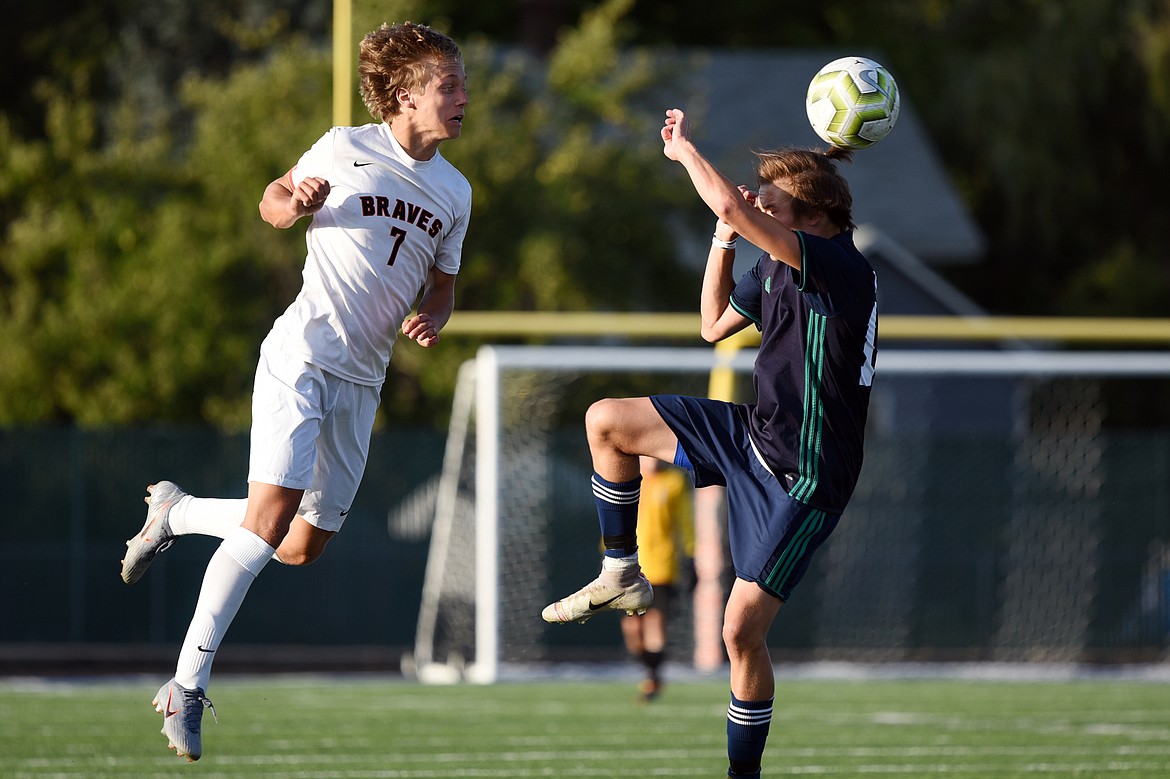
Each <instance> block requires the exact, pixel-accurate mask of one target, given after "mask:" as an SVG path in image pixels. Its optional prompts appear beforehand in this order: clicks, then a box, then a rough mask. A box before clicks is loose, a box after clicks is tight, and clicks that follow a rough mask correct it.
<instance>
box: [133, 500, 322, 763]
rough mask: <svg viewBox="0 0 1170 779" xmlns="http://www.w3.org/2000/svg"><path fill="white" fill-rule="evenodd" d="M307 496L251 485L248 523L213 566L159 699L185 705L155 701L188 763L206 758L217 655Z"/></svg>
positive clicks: (168, 733) (173, 743) (229, 537)
mask: <svg viewBox="0 0 1170 779" xmlns="http://www.w3.org/2000/svg"><path fill="white" fill-rule="evenodd" d="M301 495H302V491H301V490H291V489H287V488H285V487H277V486H274V485H271V484H259V483H256V482H253V483H251V484H249V486H248V511H247V515H246V516H245V518H244V523H243V524H242V525H241V526H240V527H237V528H236V529H235V530H232V531H231V532H229V533H228V534H227V538H225V539H224V541H223V543H222V544H220V546H219V548H218V549H217V550H216V551H215V554H213V555H212V556H211V560H210V561H209V562H208V564H207V571H206V573H205V574H204V576H203V586H202V588H201V589H200V591H199V600H198V602H197V603H196V606H195V614H194V615H193V616H192V617H191V624H190V626H189V627H188V628H187V635H186V638H185V639H184V641H183V647H182V649H181V650H180V651H179V661H178V665H177V667H176V669H175V676H174V678H173V679H172V680H171V681H170V682H168V683H167V684H166V685H163V687H164V690H166V691H167V692H166V693H164V690H160V691H159V698H162V697H164V696H165V697H167V698H168V700H171V699H175V700H181V701H182V702H183V703H182V705H179V706H177V707H176V708H174V709H173V710H172V708H171V707H170V705H166V706H164V707H163V708H159V698H156V699H155V706H156V709H158V710H159V711H161V712H162V714H163V733H164V734H166V736H167V739H168V741H169V746H170V747H171V748H172V749H174V750H175V752H176V753H177V754H178V755H180V756H183V757H186V758H187V759H188V760H198V759H199V757H200V755H201V754H202V726H201V720H202V715H203V708H204V704H206V706H208V707H209V706H210V705H211V704H210V701H208V700H207V697H206V690H207V686H208V683H209V682H210V680H211V665H212V662H213V661H214V659H215V653H216V652H217V651H218V650H219V645H220V642H221V641H222V640H223V637H224V635H225V634H226V633H227V629H228V627H229V626H230V625H231V623H232V620H233V619H235V616H236V613H237V612H238V611H239V608H240V605H241V604H242V603H243V602H244V597H245V596H246V595H247V594H248V589H249V588H250V587H251V586H252V582H253V581H254V580H255V579H256V577H257V576H258V575H259V574H260V571H261V570H263V568H264V566H265V564H267V563H268V561H269V560H271V559H272V556H273V553H274V552H275V547H276V546H279V545H280V542H281V541H282V540H283V539H284V537H285V536H286V535H287V534H288V530H289V526H290V525H291V524H292V520H293V517H294V516H295V514H296V511H297V507H298V506H299V505H300V500H301ZM168 685H170V686H169V687H168ZM174 692H178V693H179V694H178V695H177V696H175V695H173V694H172V693H174ZM213 711H214V710H213Z"/></svg>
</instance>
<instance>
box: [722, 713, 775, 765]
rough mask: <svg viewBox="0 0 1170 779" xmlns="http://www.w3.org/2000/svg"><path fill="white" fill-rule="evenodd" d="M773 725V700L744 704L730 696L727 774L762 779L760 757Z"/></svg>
mask: <svg viewBox="0 0 1170 779" xmlns="http://www.w3.org/2000/svg"><path fill="white" fill-rule="evenodd" d="M771 724H772V698H769V699H768V700H766V701H741V700H739V699H738V698H736V697H735V695H734V694H732V696H731V705H730V706H728V707H727V761H728V764H729V767H728V769H727V775H728V776H733V777H747V779H760V758H761V756H763V754H764V744H765V743H766V742H767V740H768V727H769V726H770V725H771Z"/></svg>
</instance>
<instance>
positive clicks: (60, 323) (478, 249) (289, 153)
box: [0, 0, 697, 428]
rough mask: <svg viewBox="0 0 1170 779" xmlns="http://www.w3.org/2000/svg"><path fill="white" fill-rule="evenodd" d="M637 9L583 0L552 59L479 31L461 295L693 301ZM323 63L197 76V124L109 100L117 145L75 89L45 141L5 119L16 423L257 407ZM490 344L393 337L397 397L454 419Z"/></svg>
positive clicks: (543, 304) (308, 57)
mask: <svg viewBox="0 0 1170 779" xmlns="http://www.w3.org/2000/svg"><path fill="white" fill-rule="evenodd" d="M628 6H629V3H628V0H613V2H610V3H608V4H606V5H604V6H601V7H599V8H598V9H597V10H596V11H595V12H592V13H590V14H588V15H587V16H586V17H585V18H584V19H583V20H582V23H581V25H580V27H579V28H578V29H577V30H575V31H574V32H573V33H571V34H568V35H566V36H565V38H564V39H563V41H562V42H561V44H560V45H559V46H558V47H557V49H556V50H555V51H554V53H553V54H552V58H551V60H550V62H549V67H548V68H547V70H545V69H544V68H538V67H534V66H533V62H532V61H531V60H530V59H529V58H528V57H527V55H525V54H524V53H522V52H518V51H517V52H511V53H507V52H501V51H499V50H497V49H496V48H494V47H492V46H490V45H488V44H487V43H486V42H482V41H479V42H477V41H473V42H471V43H470V44H468V45H466V46H465V57H466V59H467V65H468V70H469V74H470V79H471V84H472V87H473V104H472V107H471V109H470V110H469V113H468V122H467V128H466V129H465V131H464V137H463V138H461V139H460V140H458V141H456V142H454V143H452V144H448V145H447V146H445V147H444V149H443V152H444V154H446V155H448V156H449V157H450V158H451V159H452V161H453V162H455V164H456V165H457V166H458V167H460V169H461V170H463V171H464V173H465V174H466V175H467V176H468V178H469V179H470V180H471V182H472V185H473V188H474V191H475V205H474V207H473V217H472V225H471V229H470V231H469V235H468V239H467V244H466V246H465V256H464V271H463V272H462V273H461V274H460V282H459V287H458V291H457V294H458V298H459V305H460V306H461V307H462V308H470V309H476V308H480V309H501V308H502V309H516V308H543V309H553V310H556V309H577V310H585V309H606V308H608V309H614V310H622V309H628V308H631V307H632V308H642V307H644V306H646V305H649V306H658V307H667V306H671V305H674V306H680V305H681V306H682V307H685V308H688V309H689V308H690V307H691V303H692V298H693V296H694V290H695V289H696V288H697V286H696V285H697V278H695V277H693V276H691V277H689V278H688V277H687V276H688V272H687V271H680V270H679V269H678V268H677V267H676V266H675V263H674V260H673V244H672V241H671V240H670V236H669V235H668V234H667V233H666V227H665V220H664V219H663V218H662V214H663V212H664V210H665V209H668V208H670V204H671V203H672V201H673V202H677V198H678V195H676V194H672V192H677V191H678V190H679V188H678V187H677V186H673V187H672V183H677V179H672V178H671V177H670V175H669V173H670V172H672V169H671V168H670V167H669V166H664V165H663V164H662V162H661V150H660V144H659V143H658V142H657V139H656V131H655V129H654V124H653V122H652V120H651V118H650V117H649V116H648V115H646V114H639V113H637V112H635V111H631V110H629V109H628V108H627V106H628V105H629V104H630V103H631V101H632V100H633V98H634V96H635V95H636V94H637V93H638V92H639V90H643V89H645V88H647V86H648V85H649V83H650V82H649V79H648V76H647V73H648V72H649V71H648V69H646V68H645V67H643V63H642V60H641V59H640V58H638V57H636V56H635V57H633V58H619V54H618V50H619V40H618V39H617V38H616V37H615V36H614V34H613V30H614V27H615V23H616V21H617V19H619V18H620V16H621V14H622V13H624V12H625V10H627V9H628ZM329 67H330V61H329V57H328V53H327V52H325V51H323V50H321V49H319V48H314V47H313V46H312V45H311V44H310V43H309V42H308V41H306V40H305V39H303V38H299V37H294V38H291V39H288V40H287V41H286V42H285V43H283V44H281V45H279V46H275V47H273V48H272V50H271V52H270V56H269V58H268V59H266V60H264V61H260V62H255V63H241V64H238V65H237V66H236V67H235V68H233V69H232V71H231V73H230V74H229V75H228V76H226V77H223V78H219V77H196V76H191V77H188V79H187V80H186V81H185V82H184V83H183V86H182V88H181V90H179V96H180V100H179V102H178V104H179V106H180V109H179V111H178V112H177V113H175V116H177V117H179V118H184V117H186V118H188V121H187V122H186V125H187V127H188V129H187V131H186V132H185V133H184V134H183V137H178V135H177V134H175V135H166V134H158V135H155V136H153V137H152V138H150V139H149V140H148V141H144V140H141V139H138V137H137V136H136V134H135V132H134V131H133V129H125V130H119V128H140V127H143V126H152V127H167V126H169V122H165V121H154V119H152V117H150V116H144V115H143V113H142V112H143V111H144V110H147V109H148V108H149V106H143V105H141V104H140V103H139V102H138V101H137V100H131V99H127V100H126V101H125V102H123V103H122V104H120V105H119V106H118V108H117V109H116V110H114V111H113V112H112V113H111V114H110V120H109V126H110V127H112V128H114V132H112V133H111V137H114V138H122V139H124V140H122V141H121V142H108V143H103V142H102V141H101V139H100V138H99V135H100V134H99V133H98V131H97V127H98V119H97V117H98V115H99V113H100V112H99V109H98V107H97V106H95V105H93V104H91V103H87V102H86V101H84V100H83V99H81V98H80V97H79V96H78V95H77V94H73V95H65V94H52V95H49V96H47V97H46V100H47V104H48V106H49V108H48V111H47V114H48V116H49V117H50V121H49V123H48V125H47V127H46V131H45V135H46V140H44V141H39V140H33V141H23V140H21V139H19V138H17V137H15V135H14V134H13V133H12V132H11V130H9V129H6V128H5V126H4V125H0V132H2V133H4V135H5V136H7V137H3V136H0V140H5V141H7V142H6V143H5V145H4V150H3V151H0V157H2V159H3V162H4V164H3V166H2V167H0V170H3V171H5V173H4V174H3V175H0V212H3V213H8V214H10V215H11V216H10V217H9V220H8V231H7V233H6V236H5V238H4V241H3V243H2V244H0V249H2V252H3V253H2V254H0V282H4V283H3V284H2V286H0V314H2V315H3V321H2V322H0V344H2V346H0V348H2V349H3V362H4V364H5V365H6V366H8V367H9V369H8V370H6V371H4V372H2V373H0V422H6V423H12V422H42V421H47V420H66V421H76V422H78V423H81V424H86V425H101V424H112V423H142V422H158V421H170V422H211V423H213V424H216V425H219V426H221V427H225V428H242V427H245V426H246V425H247V421H248V419H249V394H250V389H251V377H252V371H253V369H254V367H255V355H256V350H257V348H258V345H259V342H260V340H261V338H262V337H263V334H264V333H265V332H266V330H267V328H268V327H269V326H270V324H271V322H272V320H273V318H275V316H276V315H277V314H279V313H280V311H281V310H283V308H284V307H285V306H287V305H288V303H289V302H290V301H291V300H292V298H293V297H294V296H295V294H296V290H297V289H298V288H299V284H300V268H301V265H302V264H303V259H304V251H305V250H304V243H303V229H304V224H303V223H302V224H301V225H300V226H298V227H297V228H294V229H293V230H289V231H276V230H273V229H272V228H271V227H269V226H268V225H265V224H264V223H263V222H262V221H261V220H260V219H259V217H258V215H257V212H256V203H257V202H258V200H259V197H260V194H261V193H262V191H263V189H264V186H265V185H266V184H267V183H268V182H269V181H271V180H272V179H274V178H276V177H278V176H279V175H281V174H282V173H283V172H284V171H285V170H287V169H288V168H289V167H290V166H291V165H292V164H293V163H295V161H296V157H297V156H298V155H299V154H300V153H301V151H303V150H304V149H307V148H308V147H309V146H310V145H311V144H312V142H313V141H314V140H315V139H316V138H317V137H318V136H319V135H320V134H321V133H322V132H323V131H324V130H325V128H327V127H328V124H329V118H328V113H329V110H330V105H331V101H330V99H329V89H330V72H329ZM83 91H84V90H83V89H79V90H78V92H79V93H81V92H83ZM158 110H160V111H167V112H172V111H174V108H173V107H172V106H165V107H160V108H159V109H158ZM664 168H665V172H666V175H664ZM599 279H600V280H606V281H607V283H597V282H598V280H599ZM684 290H685V291H684ZM473 347H474V344H452V345H448V346H446V347H444V348H443V349H439V350H431V351H424V350H422V349H420V348H419V347H417V346H416V345H414V344H410V343H400V344H399V345H398V347H397V349H396V352H397V354H396V355H395V359H394V361H393V362H394V371H395V375H394V376H393V377H392V379H391V380H390V381H389V382H387V387H386V395H387V398H386V400H387V402H385V403H384V404H383V409H384V412H385V413H386V414H387V415H389V416H391V417H395V418H399V419H408V420H411V421H417V420H418V419H420V418H422V419H431V418H434V417H436V416H438V417H441V416H442V415H443V414H445V413H446V412H447V410H448V408H449V397H450V392H451V387H452V384H453V379H454V374H455V369H456V367H457V365H458V362H460V361H461V360H462V359H464V358H465V357H467V356H468V355H469V354H470V352H471V349H472V348H473Z"/></svg>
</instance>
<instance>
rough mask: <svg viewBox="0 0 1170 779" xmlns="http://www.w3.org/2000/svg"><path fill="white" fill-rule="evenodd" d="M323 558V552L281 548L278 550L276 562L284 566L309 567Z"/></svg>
mask: <svg viewBox="0 0 1170 779" xmlns="http://www.w3.org/2000/svg"><path fill="white" fill-rule="evenodd" d="M320 557H321V552H313V551H311V550H308V549H285V548H284V547H280V548H279V549H277V550H276V560H277V562H279V563H281V564H283V565H308V564H309V563H312V562H316V560H317V559H318V558H320Z"/></svg>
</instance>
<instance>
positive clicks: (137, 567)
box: [122, 481, 187, 584]
mask: <svg viewBox="0 0 1170 779" xmlns="http://www.w3.org/2000/svg"><path fill="white" fill-rule="evenodd" d="M146 491H147V492H149V493H150V496H149V497H148V498H146V503H147V505H148V506H149V508H147V510H146V524H145V525H143V526H142V530H140V531H138V535H136V536H134V537H133V538H131V539H130V540H129V541H127V542H126V557H125V559H123V560H122V581H124V582H126V583H127V584H133V583H134V582H136V581H138V580H139V579H140V578H142V574H144V573H146V569H147V568H149V567H150V564H151V562H153V561H154V558H155V555H157V554H158V553H159V552H165V551H166V550H167V549H169V548H170V546H171V544H173V543H175V534H174V533H172V532H171V523H170V521H169V519H168V518H169V517H170V514H171V509H172V508H173V507H174V505H175V504H176V503H178V502H179V499H180V498H183V497H185V496H186V495H187V493H185V492H183V490H182V489H181V488H180V487H179V485H177V484H175V483H173V482H169V481H160V482H159V483H158V484H152V485H150V486H149V487H147V488H146Z"/></svg>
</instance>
